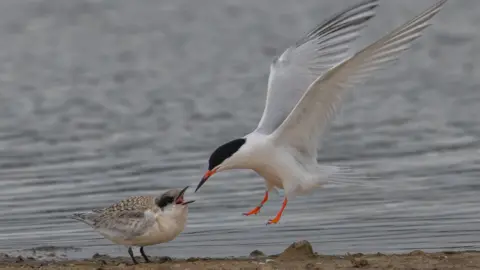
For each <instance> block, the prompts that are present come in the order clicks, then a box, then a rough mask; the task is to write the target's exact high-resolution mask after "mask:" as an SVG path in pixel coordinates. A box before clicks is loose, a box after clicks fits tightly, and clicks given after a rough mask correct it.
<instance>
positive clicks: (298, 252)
mask: <svg viewBox="0 0 480 270" xmlns="http://www.w3.org/2000/svg"><path fill="white" fill-rule="evenodd" d="M138 260H139V262H143V260H142V259H141V258H140V257H138ZM151 260H152V261H153V262H152V263H148V264H147V263H140V264H138V265H133V264H132V262H131V260H130V259H129V258H127V257H121V258H115V257H110V256H107V255H98V254H96V255H94V256H93V257H92V258H91V259H88V260H75V261H69V260H61V259H59V260H53V261H42V260H38V259H34V258H32V257H30V258H28V257H27V258H24V257H21V256H8V255H5V254H3V255H1V256H0V269H39V268H40V269H46V270H48V269H51V270H59V269H77V270H86V269H98V270H101V269H102V270H103V269H104V270H107V269H137V270H142V269H145V270H146V269H156V270H169V269H172V270H177V269H178V270H180V269H190V270H196V269H212V270H213V269H225V270H227V269H228V270H230V269H232V270H240V269H242V270H250V269H252V270H254V269H258V270H262V269H265V270H267V269H272V270H273V269H291V270H295V269H309V270H314V269H315V270H334V269H335V270H336V269H343V270H347V269H349V270H350V269H364V270H369V269H377V270H378V269H389V270H442V269H450V270H451V269H458V270H460V269H462V270H463V269H479V270H480V252H477V251H464V252H437V253H424V252H423V251H412V252H410V253H406V254H388V255H386V254H381V253H377V254H360V253H359V254H345V255H338V256H327V255H321V254H317V253H315V252H314V251H313V250H312V246H311V245H310V244H309V243H308V242H307V241H300V242H297V243H293V244H292V245H290V246H289V247H288V248H287V249H285V251H284V252H282V253H281V254H278V255H270V256H267V255H265V254H263V253H262V252H261V251H259V250H255V251H253V252H252V253H251V254H250V256H248V257H245V258H223V259H212V258H189V259H186V260H175V259H171V258H168V257H151Z"/></svg>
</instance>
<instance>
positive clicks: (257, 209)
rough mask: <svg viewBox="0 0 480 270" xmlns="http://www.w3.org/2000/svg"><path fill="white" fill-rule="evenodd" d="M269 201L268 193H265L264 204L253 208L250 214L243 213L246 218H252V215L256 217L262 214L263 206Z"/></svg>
mask: <svg viewBox="0 0 480 270" xmlns="http://www.w3.org/2000/svg"><path fill="white" fill-rule="evenodd" d="M267 201H268V191H265V196H264V197H263V200H262V202H261V203H260V204H259V205H258V206H256V207H255V208H253V209H252V210H250V212H248V213H243V215H244V216H250V215H256V214H258V213H259V212H260V209H261V208H262V207H263V205H264V204H265V203H266V202H267Z"/></svg>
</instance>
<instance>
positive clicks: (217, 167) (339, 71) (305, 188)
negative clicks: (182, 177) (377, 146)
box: [195, 0, 447, 224]
mask: <svg viewBox="0 0 480 270" xmlns="http://www.w3.org/2000/svg"><path fill="white" fill-rule="evenodd" d="M445 2H447V0H440V1H438V2H437V3H436V4H434V5H433V6H431V7H429V8H428V9H426V10H425V11H423V12H422V13H421V14H419V15H418V16H416V17H414V18H413V19H411V20H410V21H408V22H406V23H405V24H403V25H402V26H400V27H398V28H396V29H395V30H394V31H392V32H390V33H389V34H387V35H385V36H383V37H382V38H380V39H379V40H377V41H376V42H375V43H373V44H371V45H369V46H367V47H366V48H364V49H363V50H361V51H359V52H357V53H355V54H353V55H351V56H350V55H349V54H348V47H349V45H350V44H351V43H352V41H353V40H355V39H356V38H357V37H358V36H359V34H358V32H359V30H360V29H362V28H363V27H364V26H365V23H366V22H367V21H368V20H369V19H370V18H371V17H373V16H374V8H375V7H376V6H377V4H378V3H377V1H375V0H370V1H368V0H367V1H363V2H360V3H359V4H357V5H354V6H352V7H350V8H347V9H346V10H345V11H343V12H340V13H338V14H336V15H334V16H333V17H331V18H330V19H328V20H326V21H325V22H323V23H322V24H320V25H319V26H318V27H316V28H315V29H313V30H312V31H311V32H310V33H308V34H307V35H306V36H305V37H304V38H302V39H300V41H298V42H297V43H296V44H295V45H294V46H291V47H289V48H288V49H287V50H285V51H284V52H283V54H281V55H280V56H279V57H278V58H276V59H275V60H274V61H273V63H272V64H271V66H270V76H269V79H268V90H267V97H266V104H265V109H264V112H263V115H262V118H261V119H260V122H259V124H258V126H257V128H256V129H255V130H254V131H253V132H252V133H250V134H248V135H246V136H244V137H242V138H239V139H235V140H232V141H230V142H227V143H225V144H223V145H221V146H220V147H218V148H217V149H216V150H215V151H214V152H213V153H212V154H211V156H210V159H209V162H208V170H207V172H206V173H205V175H204V176H203V178H202V180H201V181H200V183H199V184H198V186H197V189H196V190H195V191H197V190H198V189H199V188H200V187H201V186H202V185H203V184H204V183H205V182H206V181H207V179H209V177H211V176H212V175H213V174H215V173H217V172H220V171H225V170H230V169H251V170H254V171H255V172H256V173H258V174H259V175H260V176H262V177H263V178H264V180H265V185H266V191H265V195H264V198H263V200H262V201H261V203H260V204H259V205H258V206H257V207H255V208H253V209H252V210H251V211H249V212H248V213H245V215H247V216H248V215H252V214H257V213H258V212H259V211H260V209H261V208H262V206H263V205H264V203H265V202H266V201H267V200H268V194H269V192H270V191H271V190H272V189H273V188H280V189H284V190H285V196H284V200H283V205H282V207H281V209H280V211H278V213H277V215H276V216H275V218H273V219H270V220H269V221H268V222H267V224H275V223H278V221H279V220H280V218H281V216H282V213H283V211H284V209H285V207H286V206H287V202H288V199H289V198H293V197H294V196H295V195H299V194H305V193H307V192H309V191H311V190H312V189H313V188H314V187H317V186H320V185H322V184H325V183H326V182H328V181H329V180H332V179H335V178H336V177H339V176H342V174H344V171H343V170H342V169H340V168H339V167H335V166H327V165H320V164H318V162H317V150H318V149H319V148H320V137H321V135H322V134H323V133H324V131H325V130H326V129H327V128H328V124H329V123H330V122H331V120H332V117H333V116H334V114H335V111H336V110H337V109H338V107H339V105H340V104H341V102H342V99H343V98H344V96H345V94H346V92H347V91H348V90H349V89H351V88H353V87H355V86H358V85H359V84H361V83H364V82H365V81H366V80H367V79H369V78H370V77H371V76H370V75H371V74H372V73H373V72H374V71H376V70H378V69H380V68H383V67H385V66H386V64H388V63H391V62H394V61H395V60H397V58H398V56H399V55H400V53H401V52H403V51H405V50H407V49H408V48H409V47H410V46H411V44H412V42H413V41H414V40H416V39H417V38H418V37H420V36H421V34H422V30H424V29H425V28H426V27H427V26H429V25H430V23H429V20H430V19H431V18H432V17H433V16H435V15H436V14H437V13H438V12H439V11H440V10H441V8H442V6H443V5H444V4H445ZM348 56H350V57H348ZM347 177H348V176H347Z"/></svg>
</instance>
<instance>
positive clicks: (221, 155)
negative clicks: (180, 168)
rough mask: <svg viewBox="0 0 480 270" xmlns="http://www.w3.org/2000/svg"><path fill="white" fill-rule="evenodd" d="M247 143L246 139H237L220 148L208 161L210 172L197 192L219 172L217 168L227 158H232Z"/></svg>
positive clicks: (201, 182)
mask: <svg viewBox="0 0 480 270" xmlns="http://www.w3.org/2000/svg"><path fill="white" fill-rule="evenodd" d="M245 142H246V139H245V138H240V139H235V140H233V141H229V142H227V143H226V144H223V145H221V146H219V147H218V148H217V149H215V151H213V153H212V154H211V155H210V158H209V160H208V170H207V172H206V173H205V175H204V176H203V177H202V180H200V183H199V184H198V186H197V188H196V189H195V192H197V190H198V189H199V188H200V187H201V186H202V185H203V184H204V183H205V182H206V181H207V180H208V178H209V177H210V176H212V175H213V174H215V172H216V171H217V166H218V165H220V164H222V163H223V162H224V161H225V160H226V159H227V158H229V157H231V156H232V155H233V154H235V152H237V151H238V149H240V147H242V145H244V144H245Z"/></svg>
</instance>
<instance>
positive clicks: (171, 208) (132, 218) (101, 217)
mask: <svg viewBox="0 0 480 270" xmlns="http://www.w3.org/2000/svg"><path fill="white" fill-rule="evenodd" d="M187 188H188V186H187V187H185V188H184V189H182V190H179V189H173V190H169V191H167V192H165V193H164V194H162V195H161V196H158V197H156V196H133V197H129V198H127V199H124V200H122V201H119V202H118V203H115V204H113V205H111V206H109V207H106V208H103V209H94V210H92V211H91V212H86V213H75V214H73V215H72V218H74V219H76V220H79V221H82V222H84V223H86V224H88V225H89V226H90V227H92V228H93V229H95V230H96V231H97V232H99V233H100V234H101V235H103V236H104V237H105V238H107V239H109V240H110V241H112V242H114V243H115V244H119V245H124V246H128V254H129V255H130V257H131V258H132V260H133V262H134V263H135V264H137V261H136V260H135V257H134V256H133V251H132V246H138V247H140V253H141V254H142V257H143V258H144V259H145V261H146V262H150V260H149V259H148V257H147V255H145V252H144V251H143V247H144V246H150V245H155V244H160V243H165V242H169V241H171V240H173V239H175V238H176V237H177V236H178V235H179V234H180V233H181V232H182V231H183V230H184V229H185V224H186V222H187V216H188V204H190V203H192V202H194V201H185V200H184V193H185V191H186V190H187Z"/></svg>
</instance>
